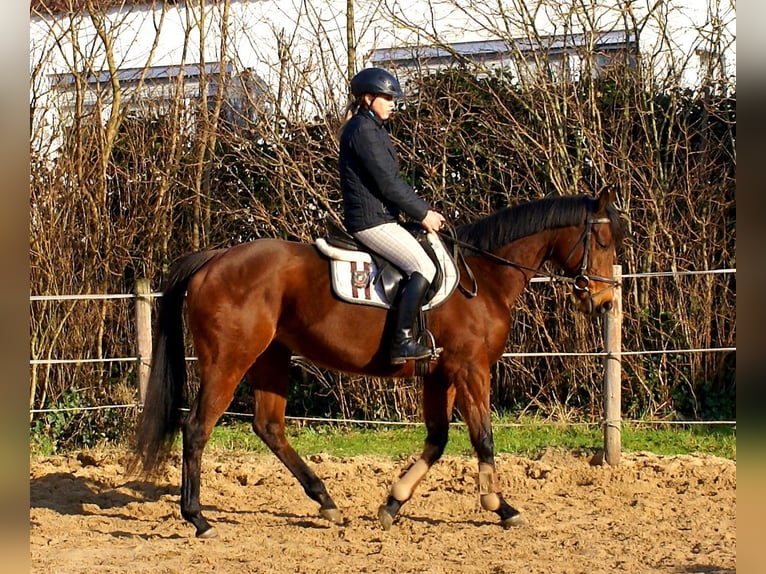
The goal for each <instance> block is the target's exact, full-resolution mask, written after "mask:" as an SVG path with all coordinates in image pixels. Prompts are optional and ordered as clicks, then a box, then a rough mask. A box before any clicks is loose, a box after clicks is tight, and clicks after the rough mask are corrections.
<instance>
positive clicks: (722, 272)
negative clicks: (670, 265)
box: [29, 269, 737, 301]
mask: <svg viewBox="0 0 766 574" xmlns="http://www.w3.org/2000/svg"><path fill="white" fill-rule="evenodd" d="M736 272H737V270H736V269H710V270H702V271H653V272H651V273H623V275H622V278H623V279H626V278H640V277H682V276H690V275H728V274H733V273H736ZM557 280H558V279H557V278H556V277H533V278H532V279H530V281H529V282H530V283H551V282H553V283H555V282H556V281H557ZM140 296H141V297H162V292H161V291H155V292H153V293H147V294H142V295H140ZM136 297H139V295H137V294H135V293H116V294H95V295H87V294H81V295H30V296H29V300H30V301H89V300H97V299H135V298H136Z"/></svg>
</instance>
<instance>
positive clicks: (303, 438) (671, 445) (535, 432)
mask: <svg viewBox="0 0 766 574" xmlns="http://www.w3.org/2000/svg"><path fill="white" fill-rule="evenodd" d="M493 432H494V440H495V452H496V453H497V454H501V453H507V454H515V455H518V456H525V457H532V458H534V457H536V456H538V455H540V454H541V453H542V452H543V451H544V450H545V449H547V448H551V447H555V448H563V449H569V450H579V451H594V452H595V451H596V450H597V449H599V448H601V447H602V446H603V431H602V430H601V428H600V427H598V426H596V425H593V426H590V425H565V424H556V423H550V424H542V423H539V422H532V423H529V424H526V425H524V426H503V423H502V422H501V421H495V423H494V426H493ZM287 435H288V440H289V441H290V444H292V445H293V447H294V448H295V449H296V451H298V453H300V454H301V455H303V456H307V455H311V454H317V453H327V454H330V455H334V456H358V455H382V456H393V457H400V456H406V455H410V454H416V453H419V452H420V450H421V448H422V446H423V439H424V438H425V427H424V426H423V425H418V426H397V427H391V426H389V427H384V426H381V427H372V428H360V427H350V426H336V425H329V424H325V425H319V426H302V427H299V426H297V425H288V427H287ZM210 445H211V446H212V447H213V448H222V449H230V450H251V451H254V452H263V453H267V452H268V450H267V449H266V447H265V446H264V444H263V443H262V442H261V441H260V439H258V437H256V436H255V435H254V434H253V432H252V430H251V428H250V425H249V424H248V423H239V422H237V423H228V424H225V425H219V426H217V427H216V429H215V430H214V432H213V436H212V437H211V441H210ZM622 448H623V451H624V452H637V451H649V452H653V453H655V454H661V455H678V454H702V453H705V454H711V455H715V456H719V457H723V458H728V459H732V460H736V455H737V445H736V428H735V427H732V426H723V425H722V426H703V425H690V426H685V427H684V426H678V425H672V426H671V425H664V426H657V425H652V426H649V425H641V424H637V425H636V424H626V423H623V426H622ZM445 454H446V455H461V456H472V455H473V449H472V448H471V443H470V440H469V438H468V432H467V430H466V428H465V427H464V426H462V425H453V426H452V427H451V428H450V435H449V442H448V443H447V448H446V450H445Z"/></svg>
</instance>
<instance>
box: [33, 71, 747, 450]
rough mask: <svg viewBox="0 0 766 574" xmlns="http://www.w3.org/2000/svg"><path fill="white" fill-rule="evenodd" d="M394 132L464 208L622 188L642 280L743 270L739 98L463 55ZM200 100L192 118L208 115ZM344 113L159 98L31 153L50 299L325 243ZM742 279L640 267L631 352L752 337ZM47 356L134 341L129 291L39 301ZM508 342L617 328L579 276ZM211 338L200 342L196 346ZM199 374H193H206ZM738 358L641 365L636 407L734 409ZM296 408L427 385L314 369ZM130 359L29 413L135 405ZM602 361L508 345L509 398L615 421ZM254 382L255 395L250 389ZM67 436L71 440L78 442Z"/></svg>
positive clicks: (701, 413)
mask: <svg viewBox="0 0 766 574" xmlns="http://www.w3.org/2000/svg"><path fill="white" fill-rule="evenodd" d="M407 92H408V93H411V94H414V95H413V96H412V97H410V98H408V99H407V100H406V101H405V102H404V103H403V105H402V106H401V109H400V110H399V111H398V113H397V116H396V118H395V120H394V122H393V123H392V124H391V126H390V129H391V131H392V134H393V136H394V137H395V139H396V140H397V145H398V149H399V150H400V154H401V160H402V168H403V171H404V173H405V174H406V177H407V178H408V180H409V181H410V182H411V183H412V185H413V186H414V187H415V188H416V189H417V190H419V191H420V192H421V193H422V194H423V195H424V196H426V197H427V198H429V199H430V200H431V201H432V202H433V203H434V204H435V205H436V206H437V207H438V208H439V209H440V210H441V211H442V212H443V213H445V214H447V215H448V217H449V218H450V220H451V221H453V222H454V223H461V222H465V221H470V220H472V219H474V218H476V217H478V216H481V215H484V214H487V213H489V212H491V211H494V210H496V209H498V208H501V207H503V206H506V205H511V204H515V203H518V202H523V201H528V200H532V199H536V198H540V197H543V196H545V195H550V194H561V195H564V194H572V193H580V192H586V193H595V192H597V191H599V190H600V189H601V188H603V187H604V186H612V187H614V188H616V190H617V194H618V197H619V205H620V207H621V209H622V211H623V214H624V218H625V223H626V226H627V228H628V230H629V238H628V241H627V243H626V245H625V248H624V251H623V253H622V254H621V257H620V259H621V263H622V265H623V269H624V273H644V272H653V271H682V270H694V271H698V270H706V269H723V268H734V267H735V266H736V260H735V197H734V196H735V188H736V186H735V169H736V154H735V148H734V146H735V139H736V114H735V109H736V95H735V94H732V93H729V91H728V90H726V89H708V90H699V91H694V92H692V91H688V90H683V89H680V88H674V89H659V88H657V87H654V86H653V84H651V83H649V82H646V81H644V80H642V79H641V78H639V77H637V76H636V74H635V72H634V71H632V70H630V69H628V68H626V69H619V68H617V69H614V70H612V71H611V73H610V74H607V75H606V76H604V77H601V78H599V79H590V78H587V79H584V80H581V81H579V82H576V83H571V82H568V83H563V82H545V81H540V82H537V83H535V84H526V85H522V84H515V83H513V82H509V81H507V80H506V79H505V78H503V77H502V76H501V75H497V76H492V75H489V76H481V77H478V78H477V76H476V75H475V74H474V73H472V72H471V71H469V70H462V69H453V70H449V71H445V72H442V73H440V74H436V75H430V76H426V77H422V78H415V79H412V80H411V81H410V83H409V84H408V85H407ZM190 111H191V112H192V113H193V115H194V120H193V122H192V125H193V126H194V128H193V129H189V119H188V113H189V112H190ZM339 126H340V118H339V117H337V115H336V114H328V116H326V117H322V118H316V120H315V121H314V122H311V123H297V122H291V121H288V120H287V119H286V118H282V117H279V116H268V115H263V116H261V117H259V118H258V120H257V121H255V122H249V121H248V122H246V121H239V120H238V118H236V117H235V116H234V115H233V114H232V113H231V110H229V111H228V112H227V110H226V109H225V108H224V107H221V108H216V107H211V106H210V105H208V106H207V107H202V108H199V109H194V110H189V109H181V108H178V109H174V110H170V111H168V110H164V111H163V112H162V113H157V110H152V109H146V110H145V113H144V114H142V115H137V116H134V117H125V118H123V120H122V121H121V122H120V123H119V125H118V127H117V129H116V130H115V131H114V133H111V134H109V133H107V131H108V129H109V126H105V125H103V124H102V123H101V122H100V121H99V119H98V118H95V117H92V116H88V115H86V114H84V115H82V116H81V117H79V118H78V119H77V121H75V122H74V123H73V125H72V127H71V128H70V130H69V131H68V133H67V135H66V139H65V145H64V148H63V152H62V153H60V154H59V155H58V156H57V157H56V158H55V159H53V160H52V159H51V158H50V157H43V156H42V155H40V156H37V155H36V154H35V153H34V152H33V155H32V164H31V185H30V188H31V189H30V192H31V200H30V209H31V229H30V239H31V261H32V266H31V291H32V293H33V294H76V293H85V294H98V293H130V292H132V291H133V288H134V282H135V279H136V278H139V277H146V278H149V279H150V281H151V284H152V286H153V287H154V288H155V289H159V288H160V286H161V284H162V280H163V277H164V275H165V273H166V271H167V269H168V266H169V265H170V264H171V262H172V261H173V260H174V259H175V258H177V257H179V256H181V255H183V254H185V253H187V252H189V251H191V250H196V249H201V248H208V247H220V246H227V245H233V244H236V243H240V242H243V241H250V240H253V239H256V238H259V237H282V238H288V239H293V240H297V241H306V242H308V241H312V240H313V238H315V237H317V236H319V235H322V234H323V233H324V230H325V224H326V220H327V219H328V218H330V219H334V220H336V221H337V220H338V219H339V214H340V193H339V188H338V178H337V163H336V149H337V132H338V129H339ZM735 294H736V279H735V276H734V275H699V276H697V275H694V276H683V275H680V276H671V277H656V278H650V279H626V281H625V285H624V315H625V320H626V324H625V325H624V334H623V344H624V348H625V349H626V350H643V349H650V350H652V349H705V348H712V347H733V346H734V345H735V326H734V324H735ZM30 313H31V320H32V331H31V357H32V358H33V359H46V358H89V359H95V358H107V357H130V356H135V354H136V351H135V346H134V335H133V330H134V326H133V314H132V303H131V301H130V300H117V301H114V300H108V301H104V300H98V301H88V302H84V301H63V302H62V301H58V302H48V301H45V302H32V303H31V304H30ZM514 318H515V320H514V326H513V329H512V332H511V336H510V338H509V341H508V350H509V351H514V352H538V351H562V352H574V351H598V350H600V348H599V341H600V326H599V325H598V324H597V323H593V322H591V321H589V320H586V319H585V318H582V317H578V316H574V315H573V314H572V313H571V312H570V311H569V308H568V303H567V300H566V292H565V288H564V287H561V286H550V285H547V284H537V285H534V286H531V287H530V288H529V289H527V291H526V292H525V293H524V294H523V295H522V297H521V299H520V301H519V303H518V305H517V307H516V309H515V311H514ZM190 352H191V350H190ZM192 371H193V367H192ZM734 372H735V356H734V353H691V354H688V353H687V354H666V355H643V356H631V357H626V358H625V359H624V379H623V398H624V399H623V400H624V411H625V412H626V414H627V415H629V416H632V417H682V418H707V419H710V418H713V419H715V418H727V417H732V416H733V414H734V393H735V383H736V381H735V374H734ZM293 377H294V379H295V384H294V385H293V391H292V395H291V397H290V401H289V412H288V414H292V415H298V416H303V415H311V416H343V417H368V418H369V417H386V418H388V417H402V418H409V417H414V416H416V415H417V413H418V386H417V381H404V382H401V383H397V384H393V383H391V382H390V381H383V380H377V379H368V378H363V377H357V376H349V375H338V374H334V373H327V372H322V371H319V370H318V369H315V368H313V367H310V366H309V367H308V368H302V367H299V366H296V367H295V370H294V372H293ZM135 379H136V367H135V364H134V363H130V362H111V363H110V362H107V363H95V364H94V363H88V364H76V365H71V364H69V365H41V366H33V367H32V368H31V385H30V407H31V408H45V407H51V406H84V405H95V404H125V403H132V402H135V401H136V400H137V385H136V380H135ZM600 389H601V365H600V359H598V358H594V357H577V358H573V357H558V358H549V357H543V358H510V359H505V360H503V361H501V363H500V364H499V365H498V366H497V367H496V368H495V369H494V373H493V388H492V390H493V405H494V408H495V409H496V410H497V411H499V412H504V413H519V412H522V411H523V412H527V413H530V412H532V413H535V414H539V415H542V416H556V417H565V418H573V417H575V418H579V419H585V420H598V419H599V418H600V416H601V391H600ZM249 400H250V399H249V397H248V393H247V392H246V390H244V389H243V390H242V391H241V392H240V393H238V395H237V397H236V399H235V404H234V405H233V406H232V408H233V409H235V410H243V409H245V408H246V407H247V405H248V404H249ZM132 417H133V411H131V410H126V411H99V412H98V413H89V414H88V415H87V417H85V416H76V415H62V414H45V415H38V416H37V417H34V418H33V421H32V424H33V425H34V426H35V428H37V429H40V430H47V431H48V432H49V433H51V434H53V435H56V436H57V437H59V439H58V440H59V442H60V443H62V444H64V445H66V443H67V441H70V442H80V443H88V442H89V441H90V442H92V441H94V440H99V439H101V438H113V437H118V436H119V435H121V434H122V433H123V432H124V430H125V429H126V428H129V427H130V423H131V422H132ZM67 437H69V438H67Z"/></svg>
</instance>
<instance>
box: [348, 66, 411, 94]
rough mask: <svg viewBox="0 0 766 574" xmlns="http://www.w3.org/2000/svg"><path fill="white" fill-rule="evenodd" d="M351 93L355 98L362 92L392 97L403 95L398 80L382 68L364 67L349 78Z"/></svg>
mask: <svg viewBox="0 0 766 574" xmlns="http://www.w3.org/2000/svg"><path fill="white" fill-rule="evenodd" d="M351 93H352V94H354V97H355V98H358V97H359V96H361V95H362V94H373V95H376V94H385V95H387V96H391V97H394V98H401V97H402V96H403V95H404V94H403V93H402V88H401V87H400V86H399V80H397V79H396V78H395V77H394V76H393V75H392V74H391V73H390V72H388V71H386V70H384V69H383V68H365V69H364V70H362V71H361V72H359V73H358V74H357V75H356V76H354V77H353V78H351Z"/></svg>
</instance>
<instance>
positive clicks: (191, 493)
mask: <svg viewBox="0 0 766 574" xmlns="http://www.w3.org/2000/svg"><path fill="white" fill-rule="evenodd" d="M199 362H200V380H201V383H200V390H199V394H198V395H197V398H196V399H195V400H194V403H193V404H192V406H191V409H190V412H189V416H188V417H187V419H186V420H185V421H184V423H183V465H182V472H181V516H183V517H184V518H185V519H186V520H188V521H189V522H191V523H192V524H193V525H194V526H195V528H196V529H197V532H196V535H197V537H198V538H215V537H216V536H217V533H216V531H215V529H214V528H213V527H212V526H210V524H209V523H208V521H207V520H206V519H205V517H204V516H202V507H201V505H200V499H199V494H200V474H201V470H202V451H203V450H204V448H205V445H206V444H207V441H208V439H209V438H210V434H211V433H212V432H213V427H214V426H215V424H216V422H217V421H218V419H219V418H221V415H222V414H223V412H224V410H226V407H227V406H228V405H229V403H230V402H231V399H232V398H233V396H234V391H235V389H236V388H237V385H238V384H239V382H240V380H241V378H242V374H243V372H242V371H236V370H234V369H227V370H226V371H225V372H223V371H221V370H220V368H219V366H217V365H211V364H210V363H208V362H206V361H204V360H203V359H202V357H200V361H199Z"/></svg>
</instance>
